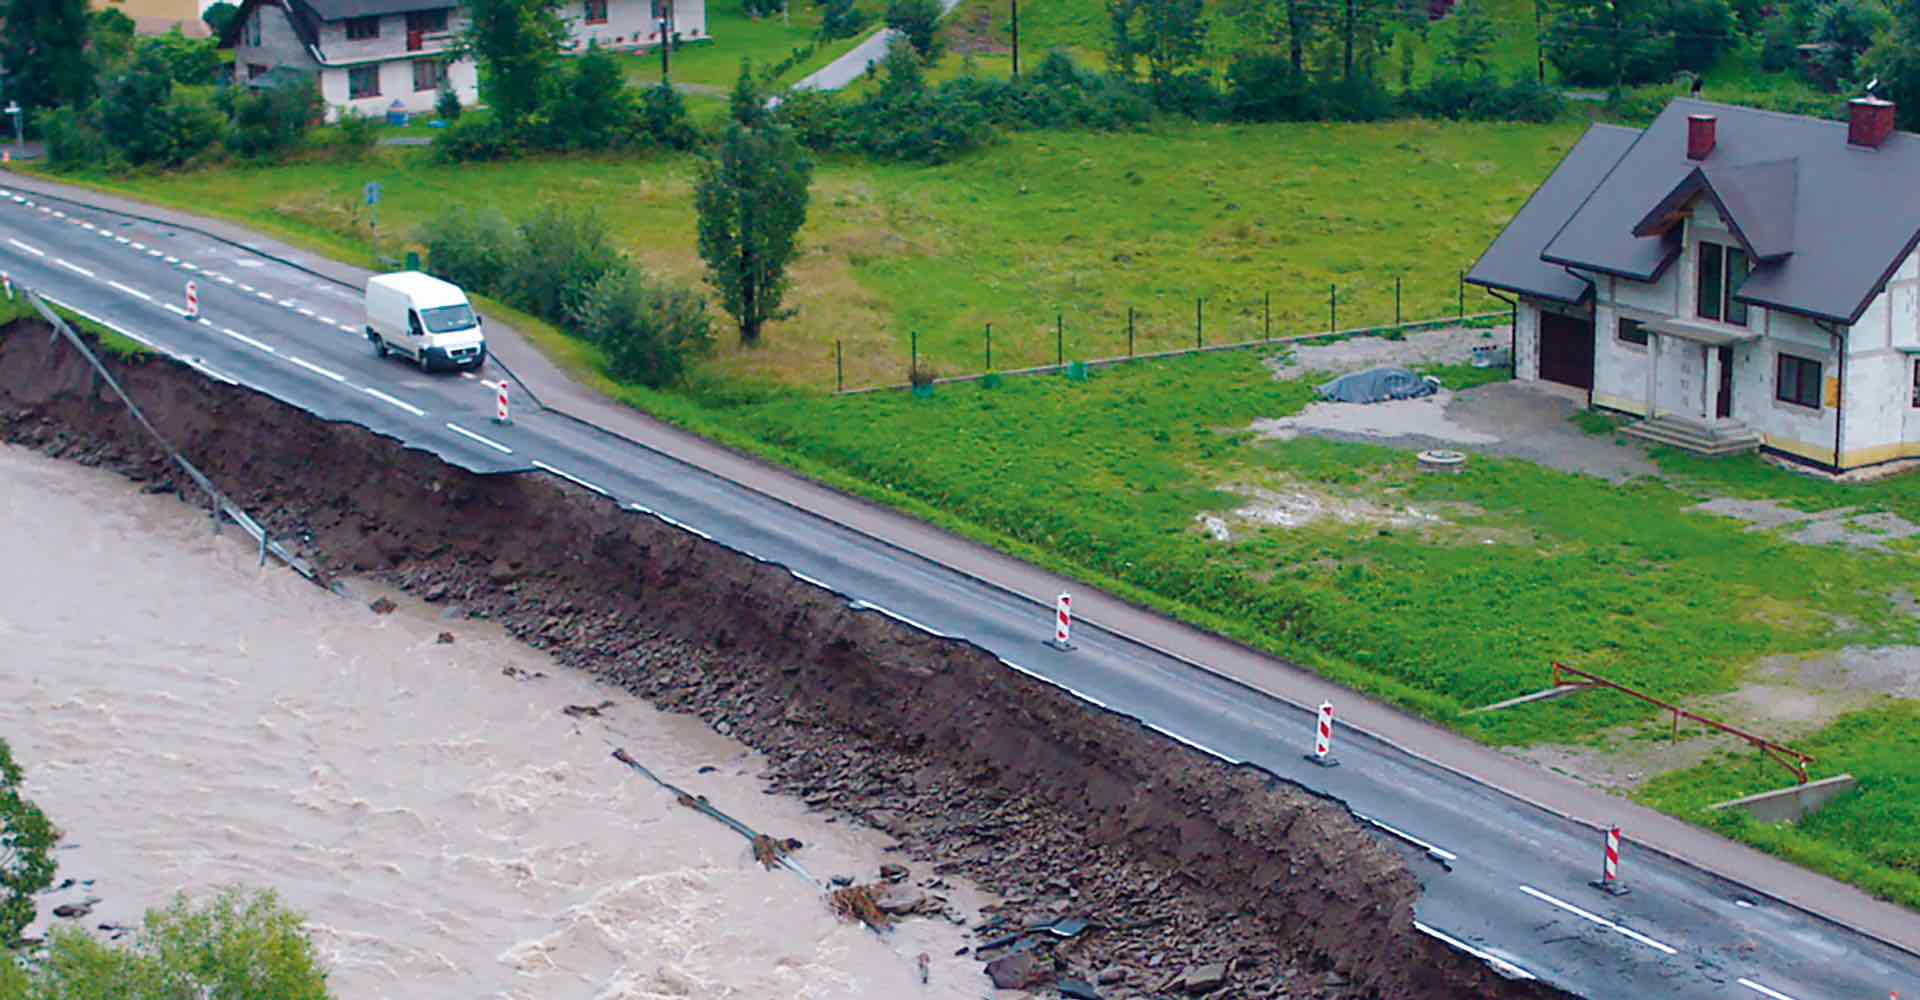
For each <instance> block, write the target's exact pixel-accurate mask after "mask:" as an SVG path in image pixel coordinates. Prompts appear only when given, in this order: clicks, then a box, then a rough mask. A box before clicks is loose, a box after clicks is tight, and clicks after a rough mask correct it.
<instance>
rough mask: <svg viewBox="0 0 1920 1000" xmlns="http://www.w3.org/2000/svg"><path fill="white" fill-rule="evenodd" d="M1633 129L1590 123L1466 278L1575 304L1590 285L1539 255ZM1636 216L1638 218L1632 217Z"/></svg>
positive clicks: (1624, 145) (1625, 146) (1623, 146)
mask: <svg viewBox="0 0 1920 1000" xmlns="http://www.w3.org/2000/svg"><path fill="white" fill-rule="evenodd" d="M1639 135H1640V132H1639V130H1638V129H1631V128H1621V127H1619V126H1617V125H1595V126H1593V127H1592V128H1590V129H1588V130H1587V134H1586V135H1583V136H1581V137H1580V141H1579V142H1578V143H1575V144H1574V147H1573V149H1572V151H1570V152H1568V153H1567V158H1566V159H1564V160H1561V161H1560V166H1559V168H1558V169H1556V170H1555V171H1554V172H1553V176H1551V177H1548V178H1547V182H1546V183H1545V184H1542V185H1540V189H1539V190H1538V191H1535V192H1534V193H1533V197H1531V198H1529V199H1527V203H1526V204H1525V205H1522V206H1521V207H1520V213H1519V214H1518V215H1515V216H1514V217H1513V221H1512V222H1510V223H1508V224H1507V228H1506V231H1504V232H1502V233H1501V234H1500V238H1499V239H1496V240H1494V241H1493V245H1492V246H1490V247H1488V248H1487V252H1486V253H1484V254H1482V255H1481V256H1480V260H1479V262H1478V263H1476V264H1474V265H1473V270H1472V271H1470V272H1468V273H1467V280H1468V281H1471V282H1473V283H1474V284H1476V285H1484V286H1486V287H1488V288H1498V289H1501V290H1503V291H1508V292H1518V293H1523V294H1526V295H1537V296H1540V297H1542V298H1548V299H1556V300H1559V301H1561V302H1580V301H1582V300H1583V299H1585V298H1586V295H1587V293H1588V292H1589V291H1591V289H1590V288H1589V287H1588V285H1587V283H1586V282H1585V281H1582V280H1580V279H1579V278H1576V277H1574V276H1573V275H1571V274H1568V273H1567V271H1566V269H1565V268H1562V267H1560V266H1558V265H1556V264H1549V263H1547V262H1546V261H1544V260H1541V259H1540V252H1541V251H1542V250H1544V249H1546V246H1547V241H1548V240H1551V239H1552V238H1553V235H1554V234H1555V233H1557V232H1559V231H1560V227H1561V226H1563V225H1565V224H1566V222H1567V219H1568V218H1569V217H1571V216H1572V215H1573V213H1574V211H1575V210H1576V209H1578V208H1579V207H1580V203H1581V201H1583V200H1584V199H1585V198H1586V197H1587V195H1589V194H1591V193H1592V192H1593V189H1594V188H1596V187H1598V186H1599V184H1600V181H1601V179H1602V178H1604V177H1606V175H1607V171H1609V170H1612V169H1613V166H1614V164H1616V163H1618V162H1620V157H1621V156H1622V155H1623V154H1624V153H1626V151H1627V149H1628V147H1630V146H1632V145H1633V141H1634V140H1635V139H1636V138H1638V137H1639ZM1635 218H1638V216H1637V215H1636V216H1635Z"/></svg>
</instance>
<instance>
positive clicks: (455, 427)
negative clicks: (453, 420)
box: [447, 424, 513, 455]
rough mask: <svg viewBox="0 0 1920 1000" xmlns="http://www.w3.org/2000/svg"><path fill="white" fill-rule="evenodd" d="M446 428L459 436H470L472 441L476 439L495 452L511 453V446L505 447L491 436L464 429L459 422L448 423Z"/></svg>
mask: <svg viewBox="0 0 1920 1000" xmlns="http://www.w3.org/2000/svg"><path fill="white" fill-rule="evenodd" d="M447 430H450V431H452V432H454V433H455V434H458V435H460V436H461V437H465V438H470V439H472V440H474V441H478V442H480V443H481V444H484V445H486V446H487V447H489V448H492V449H493V450H494V451H497V452H499V453H501V454H503V455H511V454H513V449H512V448H509V447H507V446H506V445H504V444H501V443H500V442H498V441H495V440H493V439H492V438H489V437H482V436H481V435H479V434H475V433H474V432H472V431H470V430H467V429H466V428H465V427H462V426H460V425H459V424H448V425H447Z"/></svg>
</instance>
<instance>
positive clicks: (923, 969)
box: [913, 951, 933, 986]
mask: <svg viewBox="0 0 1920 1000" xmlns="http://www.w3.org/2000/svg"><path fill="white" fill-rule="evenodd" d="M913 961H914V964H915V965H917V966H919V968H920V985H922V986H925V985H927V977H928V976H930V975H932V971H933V959H931V958H929V957H927V953H926V952H924V951H923V952H921V953H920V955H919V957H917V958H915V959H914V960H913Z"/></svg>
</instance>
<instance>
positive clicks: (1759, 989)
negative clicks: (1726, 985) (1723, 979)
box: [1738, 978, 1793, 1000]
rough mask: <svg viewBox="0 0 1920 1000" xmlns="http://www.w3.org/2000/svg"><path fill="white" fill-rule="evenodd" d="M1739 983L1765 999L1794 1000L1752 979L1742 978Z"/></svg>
mask: <svg viewBox="0 0 1920 1000" xmlns="http://www.w3.org/2000/svg"><path fill="white" fill-rule="evenodd" d="M1738 982H1739V983H1740V985H1742V986H1745V987H1746V988H1747V989H1750V990H1752V991H1754V992H1755V993H1758V994H1760V995H1761V996H1763V997H1771V998H1772V1000H1793V998H1792V997H1790V996H1788V995H1786V994H1785V993H1782V992H1780V991H1779V990H1773V989H1768V988H1767V987H1765V986H1762V985H1760V984H1759V983H1756V982H1754V981H1753V980H1751V979H1746V978H1742V979H1740V980H1738Z"/></svg>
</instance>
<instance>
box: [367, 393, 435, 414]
mask: <svg viewBox="0 0 1920 1000" xmlns="http://www.w3.org/2000/svg"><path fill="white" fill-rule="evenodd" d="M361 391H362V392H365V393H366V394H367V395H369V396H372V397H373V398H375V399H377V400H379V401H381V402H383V403H390V404H392V405H394V406H397V407H399V408H401V409H403V410H405V411H407V412H408V413H411V414H413V415H414V416H416V417H424V416H426V415H427V411H425V410H423V409H421V408H419V407H418V406H415V405H413V404H412V403H409V402H407V401H405V400H402V399H395V398H393V397H392V396H389V395H387V394H386V393H384V392H381V391H380V390H378V389H372V388H365V387H363V388H362V389H361Z"/></svg>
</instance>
